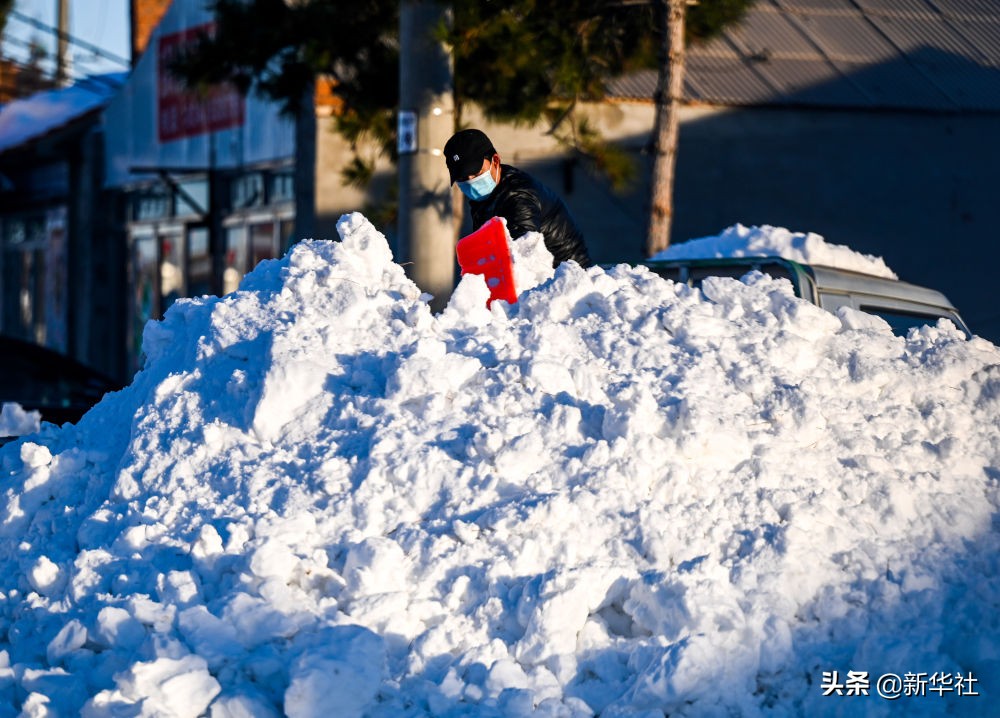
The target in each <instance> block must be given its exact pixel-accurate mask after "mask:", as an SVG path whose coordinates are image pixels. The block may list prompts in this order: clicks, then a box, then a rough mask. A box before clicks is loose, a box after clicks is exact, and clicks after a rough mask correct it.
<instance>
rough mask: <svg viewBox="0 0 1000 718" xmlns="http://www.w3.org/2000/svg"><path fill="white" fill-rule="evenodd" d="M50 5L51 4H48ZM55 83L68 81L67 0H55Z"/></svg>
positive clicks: (64, 83)
mask: <svg viewBox="0 0 1000 718" xmlns="http://www.w3.org/2000/svg"><path fill="white" fill-rule="evenodd" d="M50 7H51V6H50ZM56 18H57V21H56V22H57V27H58V30H59V32H58V33H57V34H56V83H57V84H58V85H59V86H60V87H65V86H66V85H68V84H70V83H69V71H70V62H71V60H70V56H69V0H56Z"/></svg>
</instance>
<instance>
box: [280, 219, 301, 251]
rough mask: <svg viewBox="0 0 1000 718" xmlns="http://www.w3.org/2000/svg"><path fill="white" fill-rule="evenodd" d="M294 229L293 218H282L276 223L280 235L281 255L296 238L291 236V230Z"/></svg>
mask: <svg viewBox="0 0 1000 718" xmlns="http://www.w3.org/2000/svg"><path fill="white" fill-rule="evenodd" d="M294 231H295V220H293V219H283V220H281V222H279V223H278V233H279V234H280V235H281V256H285V252H287V251H288V249H289V247H291V246H292V245H293V244H295V242H297V241H298V238H296V237H294V236H292V232H294Z"/></svg>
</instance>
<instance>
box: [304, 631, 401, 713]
mask: <svg viewBox="0 0 1000 718" xmlns="http://www.w3.org/2000/svg"><path fill="white" fill-rule="evenodd" d="M313 643H314V645H312V646H310V647H309V648H307V649H306V650H305V651H304V652H303V654H302V655H301V656H299V658H298V659H296V661H295V663H294V664H293V665H292V667H291V670H290V671H289V674H290V676H291V681H290V683H289V686H288V690H287V691H286V692H285V715H287V716H288V717H289V718H327V717H328V716H343V718H361V716H363V715H367V714H368V713H369V711H370V710H371V709H372V707H373V705H372V704H373V702H374V700H375V696H376V693H377V691H378V688H379V685H380V684H381V682H382V676H383V673H384V671H385V660H386V654H385V647H384V645H383V642H382V639H381V638H379V637H378V636H377V635H375V634H374V633H372V632H371V631H368V630H365V629H363V628H360V627H358V626H338V627H334V628H329V629H326V630H324V631H321V632H320V633H318V634H317V635H316V636H314V637H313Z"/></svg>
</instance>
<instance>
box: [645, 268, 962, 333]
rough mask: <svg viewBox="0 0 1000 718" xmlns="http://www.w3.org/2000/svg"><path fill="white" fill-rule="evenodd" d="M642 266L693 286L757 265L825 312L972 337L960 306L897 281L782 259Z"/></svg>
mask: <svg viewBox="0 0 1000 718" xmlns="http://www.w3.org/2000/svg"><path fill="white" fill-rule="evenodd" d="M644 264H645V265H646V266H647V267H649V268H650V269H651V270H653V271H654V272H656V273H657V274H659V275H661V276H663V277H666V278H667V279H672V280H674V281H676V282H684V283H685V284H688V285H689V286H692V287H697V286H699V285H700V284H701V281H702V280H703V279H705V278H706V277H733V278H735V279H739V278H740V277H742V276H743V275H745V274H746V273H747V272H750V271H752V270H755V269H756V270H758V271H760V272H763V273H764V274H768V275H770V276H772V277H775V278H779V277H780V278H784V279H787V280H788V281H789V282H791V284H792V287H793V288H794V290H795V294H796V296H799V297H802V298H803V299H806V300H808V301H810V302H812V303H813V304H817V305H819V306H820V307H822V308H823V309H826V310H827V311H830V312H836V311H837V309H839V308H840V307H845V306H846V307H851V308H853V309H857V310H860V311H862V312H867V313H868V314H874V315H876V316H879V317H882V319H884V320H885V321H886V322H888V323H889V326H890V327H892V331H893V332H894V333H895V334H899V335H905V334H906V332H907V331H908V330H909V329H910V327H915V326H921V325H924V324H934V323H936V322H937V321H938V320H939V319H949V320H950V321H951V322H952V323H953V324H954V325H955V326H956V327H958V328H959V329H960V330H961V331H963V332H965V335H966V336H967V337H971V336H972V333H971V332H970V331H969V328H968V327H967V326H966V324H965V322H964V321H963V320H962V317H961V316H959V313H958V310H957V309H956V308H955V307H954V305H952V303H951V302H950V301H948V298H947V297H945V296H944V295H943V294H942V293H941V292H938V291H936V290H934V289H928V288H927V287H921V286H917V285H915V284H909V283H907V282H902V281H899V280H897V279H888V278H885V277H878V276H874V275H869V274H862V273H859V272H854V271H849V270H845V269H834V268H831V267H821V266H814V265H806V264H800V263H799V262H795V261H792V260H790V259H784V258H782V257H726V258H715V259H671V260H656V259H651V260H648V261H646V262H644Z"/></svg>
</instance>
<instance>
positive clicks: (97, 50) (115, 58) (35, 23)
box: [9, 10, 132, 67]
mask: <svg viewBox="0 0 1000 718" xmlns="http://www.w3.org/2000/svg"><path fill="white" fill-rule="evenodd" d="M9 17H12V18H14V19H15V20H20V21H21V22H23V23H26V24H28V25H31V26H32V27H34V28H36V29H38V30H43V31H45V32H47V33H49V34H50V35H55V36H56V37H57V38H60V39H63V40H66V41H67V42H69V43H71V44H73V45H77V46H79V47H82V48H83V49H84V50H89V51H90V52H92V53H94V54H95V55H99V56H100V57H103V58H104V59H105V60H111V61H112V62H117V63H118V64H120V65H122V66H123V67H131V66H132V63H131V61H129V60H126V59H125V58H124V57H121V56H120V55H116V54H114V53H113V52H109V51H108V50H105V49H104V48H102V47H98V46H97V45H94V44H92V43H89V42H87V41H86V40H81V39H80V38H78V37H74V36H73V35H70V34H69V33H68V32H62V31H61V30H59V29H58V28H54V27H52V26H51V25H46V24H45V23H44V22H42V21H40V20H36V19H35V18H33V17H29V16H27V15H25V14H24V13H22V12H20V11H19V10H11V11H10V15H9Z"/></svg>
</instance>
